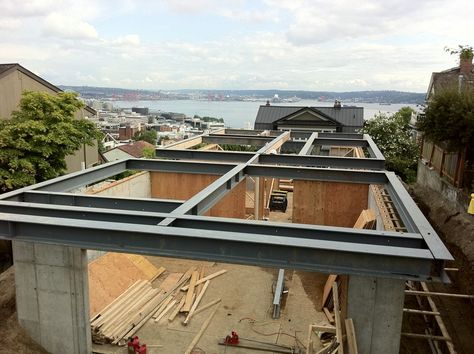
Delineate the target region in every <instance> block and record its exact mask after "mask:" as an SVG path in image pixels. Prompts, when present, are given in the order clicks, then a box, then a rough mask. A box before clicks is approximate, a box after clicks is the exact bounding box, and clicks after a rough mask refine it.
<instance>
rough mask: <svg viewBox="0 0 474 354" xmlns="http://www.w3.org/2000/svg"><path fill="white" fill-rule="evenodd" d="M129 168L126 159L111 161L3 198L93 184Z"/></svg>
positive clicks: (61, 190)
mask: <svg viewBox="0 0 474 354" xmlns="http://www.w3.org/2000/svg"><path fill="white" fill-rule="evenodd" d="M126 170H127V167H126V160H118V161H113V162H109V163H106V164H103V165H100V166H96V167H92V168H88V169H86V170H83V171H78V172H73V173H70V174H68V175H65V176H60V177H57V178H54V179H51V180H48V181H45V182H41V183H37V184H34V185H32V186H28V187H25V188H21V189H17V190H15V191H12V192H9V193H4V194H1V195H0V200H1V199H18V198H19V197H18V196H19V195H20V194H21V193H23V192H24V191H30V190H42V191H51V192H65V191H68V190H71V189H75V188H78V187H82V186H84V185H88V184H92V183H94V182H97V181H100V180H103V179H106V178H108V177H111V176H115V175H117V174H119V173H122V172H124V171H126Z"/></svg>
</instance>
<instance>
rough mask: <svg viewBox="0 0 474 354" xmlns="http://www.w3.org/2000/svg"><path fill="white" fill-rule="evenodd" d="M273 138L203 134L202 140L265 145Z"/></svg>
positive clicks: (221, 143) (219, 142) (208, 142)
mask: <svg viewBox="0 0 474 354" xmlns="http://www.w3.org/2000/svg"><path fill="white" fill-rule="evenodd" d="M272 140H273V137H267V136H253V137H252V136H227V135H214V136H203V137H202V141H203V143H206V144H220V145H253V146H263V145H265V144H266V143H268V142H270V141H272Z"/></svg>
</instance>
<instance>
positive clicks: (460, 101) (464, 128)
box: [418, 87, 474, 151]
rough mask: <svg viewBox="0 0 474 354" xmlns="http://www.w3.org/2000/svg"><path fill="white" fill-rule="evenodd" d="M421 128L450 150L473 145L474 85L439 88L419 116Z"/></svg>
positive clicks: (433, 139) (427, 135) (426, 135)
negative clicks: (471, 86)
mask: <svg viewBox="0 0 474 354" xmlns="http://www.w3.org/2000/svg"><path fill="white" fill-rule="evenodd" d="M418 129H419V130H421V131H422V132H423V134H424V136H425V138H427V139H428V140H430V141H433V142H435V143H437V144H439V145H443V146H446V147H447V148H448V150H451V151H458V150H462V149H463V148H465V147H470V146H472V145H474V89H473V88H469V87H464V88H463V89H462V90H459V89H458V88H457V87H446V88H444V89H442V90H439V91H437V92H436V93H435V94H434V95H433V96H431V98H430V101H429V102H428V105H427V106H426V108H425V114H424V116H422V117H420V119H419V120H418ZM471 149H472V148H471Z"/></svg>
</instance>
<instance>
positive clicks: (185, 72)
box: [0, 0, 474, 92]
mask: <svg viewBox="0 0 474 354" xmlns="http://www.w3.org/2000/svg"><path fill="white" fill-rule="evenodd" d="M0 9H1V10H0V62H4V63H6V62H19V63H20V64H22V65H24V66H25V67H27V68H28V69H30V70H32V71H33V72H35V73H37V74H39V75H41V76H43V77H44V78H45V79H47V80H49V81H51V82H52V83H54V84H65V85H89V86H115V87H128V88H144V89H157V90H158V89H161V90H173V89H180V88H191V89H299V90H330V91H355V90H379V89H387V90H404V91H414V92H424V91H425V90H426V88H427V86H428V82H429V78H430V75H431V72H433V71H440V70H444V69H447V68H450V67H453V66H456V65H457V59H456V58H455V57H453V56H450V55H449V54H447V53H445V52H444V50H443V48H444V47H445V46H449V47H455V46H457V45H458V44H470V45H473V44H474V43H472V41H473V38H474V36H473V34H474V28H473V26H472V21H471V19H470V16H469V14H472V13H474V1H465V0H452V1H444V0H431V1H427V0H417V1H407V0H386V1H380V0H366V1H359V2H357V3H356V2H354V1H349V0H333V1H322V0H290V1H286V0H259V1H246V0H227V1H224V0H187V1H185V0H161V1H160V0H156V1H154V0H136V1H134V0H117V1H105V0H24V1H17V0H0Z"/></svg>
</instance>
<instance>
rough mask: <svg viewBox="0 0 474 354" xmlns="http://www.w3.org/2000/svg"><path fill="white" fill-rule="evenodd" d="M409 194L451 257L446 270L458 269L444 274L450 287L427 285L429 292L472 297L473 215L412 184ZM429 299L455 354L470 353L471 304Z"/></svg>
mask: <svg viewBox="0 0 474 354" xmlns="http://www.w3.org/2000/svg"><path fill="white" fill-rule="evenodd" d="M410 192H411V194H412V196H413V197H414V199H415V201H416V202H417V204H418V205H419V207H420V209H421V210H422V211H423V213H424V214H425V216H426V217H427V218H428V219H429V221H430V222H431V225H432V226H433V227H434V228H435V230H436V232H437V233H438V235H439V236H440V237H441V239H442V240H443V242H444V243H445V245H446V246H447V247H448V249H449V251H450V252H451V254H452V255H453V256H454V258H455V260H454V261H453V262H451V264H448V265H447V267H452V268H459V271H457V272H449V273H448V275H449V277H450V279H451V281H452V283H451V284H442V283H428V287H429V289H430V290H431V291H435V292H447V293H459V294H470V295H474V216H472V215H468V214H467V213H462V212H458V211H457V210H456V207H455V206H453V205H452V204H451V203H450V202H449V201H447V200H445V199H443V197H442V196H440V195H439V194H435V193H436V192H433V191H432V190H428V189H426V188H423V187H420V186H416V185H415V186H412V187H411V190H410ZM433 300H434V301H435V303H436V306H437V307H438V310H439V311H440V313H441V317H442V319H443V321H444V323H445V325H446V328H447V330H448V332H449V334H450V336H451V337H452V339H453V344H454V347H455V349H456V351H457V352H458V353H459V354H471V353H474V349H473V348H474V321H473V319H474V301H473V300H467V299H454V298H446V297H433ZM418 333H420V332H418ZM424 344H425V343H424ZM420 353H423V352H420Z"/></svg>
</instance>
